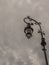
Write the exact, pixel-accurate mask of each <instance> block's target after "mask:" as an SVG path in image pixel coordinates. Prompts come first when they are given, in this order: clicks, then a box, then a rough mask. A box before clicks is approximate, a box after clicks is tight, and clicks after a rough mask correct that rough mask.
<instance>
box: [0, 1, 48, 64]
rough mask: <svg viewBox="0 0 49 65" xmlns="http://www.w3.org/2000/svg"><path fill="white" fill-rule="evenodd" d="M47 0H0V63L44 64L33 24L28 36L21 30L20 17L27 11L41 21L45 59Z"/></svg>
mask: <svg viewBox="0 0 49 65" xmlns="http://www.w3.org/2000/svg"><path fill="white" fill-rule="evenodd" d="M48 2H49V1H48V0H38V1H36V0H0V65H13V64H14V65H33V64H34V65H44V64H45V60H44V55H43V52H42V47H41V45H40V42H41V40H40V35H39V34H37V33H36V32H37V30H36V29H37V28H38V27H36V26H34V28H35V33H34V34H33V37H32V38H31V39H30V40H27V38H26V37H25V34H24V27H25V26H26V25H25V23H24V22H23V18H24V17H25V16H27V15H30V16H31V17H32V18H34V19H36V20H37V21H39V22H41V23H42V28H43V30H44V31H45V33H46V36H45V38H46V42H47V46H46V48H47V49H48V50H47V56H48V60H49V44H48V43H49V25H48V24H49V22H48V21H49V3H48Z"/></svg>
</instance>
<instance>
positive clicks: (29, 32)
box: [24, 16, 48, 65]
mask: <svg viewBox="0 0 49 65" xmlns="http://www.w3.org/2000/svg"><path fill="white" fill-rule="evenodd" d="M26 20H29V21H33V23H32V22H31V23H28V22H27V21H26ZM24 22H25V23H26V24H27V26H26V27H25V29H24V33H25V35H26V37H27V39H30V38H31V37H32V33H33V31H34V29H33V28H32V27H31V26H32V25H34V24H35V25H38V26H39V28H40V30H38V33H40V34H41V46H42V47H43V49H42V50H43V52H44V56H45V61H46V65H48V60H47V54H46V48H45V46H46V41H45V38H44V35H45V33H44V32H43V31H42V28H41V23H40V22H37V21H36V20H34V19H32V18H30V16H27V17H25V18H24Z"/></svg>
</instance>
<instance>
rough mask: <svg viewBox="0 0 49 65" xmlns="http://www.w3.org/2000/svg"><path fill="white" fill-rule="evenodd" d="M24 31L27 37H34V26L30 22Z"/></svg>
mask: <svg viewBox="0 0 49 65" xmlns="http://www.w3.org/2000/svg"><path fill="white" fill-rule="evenodd" d="M24 33H25V34H26V37H27V38H28V39H30V38H31V37H32V33H33V28H32V27H31V24H30V23H28V24H27V27H25V29H24Z"/></svg>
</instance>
